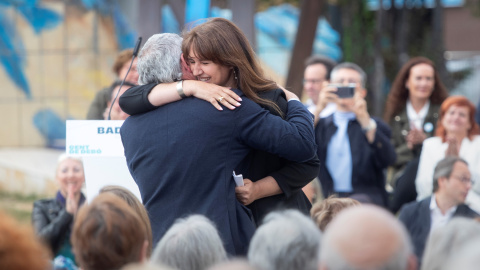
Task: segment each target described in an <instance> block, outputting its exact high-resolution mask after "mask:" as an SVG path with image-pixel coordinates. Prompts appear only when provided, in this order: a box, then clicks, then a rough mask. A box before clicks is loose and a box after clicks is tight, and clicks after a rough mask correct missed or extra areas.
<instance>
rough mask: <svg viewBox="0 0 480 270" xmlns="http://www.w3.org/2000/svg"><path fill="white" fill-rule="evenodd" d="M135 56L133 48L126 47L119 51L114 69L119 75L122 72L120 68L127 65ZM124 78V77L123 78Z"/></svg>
mask: <svg viewBox="0 0 480 270" xmlns="http://www.w3.org/2000/svg"><path fill="white" fill-rule="evenodd" d="M132 57H133V49H125V50H123V51H121V52H120V53H118V55H117V57H116V58H115V62H114V63H113V66H112V70H113V72H115V74H116V75H117V76H119V74H120V70H121V69H122V68H123V66H125V64H126V63H129V62H130V61H131V60H132ZM121 79H123V78H121Z"/></svg>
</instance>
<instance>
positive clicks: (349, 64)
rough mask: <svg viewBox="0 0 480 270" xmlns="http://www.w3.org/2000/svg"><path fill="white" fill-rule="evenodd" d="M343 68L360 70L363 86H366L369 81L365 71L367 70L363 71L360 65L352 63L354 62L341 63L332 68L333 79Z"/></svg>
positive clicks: (331, 76) (331, 75)
mask: <svg viewBox="0 0 480 270" xmlns="http://www.w3.org/2000/svg"><path fill="white" fill-rule="evenodd" d="M341 69H352V70H355V71H356V72H358V73H359V74H360V79H361V81H362V87H364V88H365V85H366V83H367V73H365V71H363V69H362V68H361V67H360V66H359V65H357V64H355V63H352V62H343V63H340V64H338V65H336V66H335V67H334V68H333V69H332V73H331V74H330V78H332V79H333V78H334V77H335V76H336V73H337V72H338V71H339V70H341Z"/></svg>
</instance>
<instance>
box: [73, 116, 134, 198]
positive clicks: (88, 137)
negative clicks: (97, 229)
mask: <svg viewBox="0 0 480 270" xmlns="http://www.w3.org/2000/svg"><path fill="white" fill-rule="evenodd" d="M122 124H123V121H122V120H109V121H106V120H67V145H66V150H67V155H70V156H80V157H82V159H83V167H84V170H85V185H86V196H87V200H88V201H89V202H90V201H91V200H92V199H93V198H94V197H95V196H97V194H98V192H99V191H100V189H101V188H102V187H104V186H107V185H117V186H122V187H125V188H127V189H128V190H130V191H131V192H133V194H135V195H136V196H137V197H138V199H139V200H140V201H142V198H141V196H140V191H139V190H138V186H137V184H136V183H135V181H134V180H133V178H132V176H131V175H130V171H129V170H128V167H127V162H126V160H125V155H124V151H123V145H122V141H121V138H120V127H121V126H122Z"/></svg>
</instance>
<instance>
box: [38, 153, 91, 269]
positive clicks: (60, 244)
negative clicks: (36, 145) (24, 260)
mask: <svg viewBox="0 0 480 270" xmlns="http://www.w3.org/2000/svg"><path fill="white" fill-rule="evenodd" d="M55 178H56V180H57V182H58V184H59V186H60V189H59V190H58V192H57V195H56V196H55V198H52V199H42V200H38V201H36V202H34V204H33V212H32V222H33V226H34V228H35V232H36V234H37V235H38V236H39V237H40V238H41V239H42V240H43V241H44V243H45V244H47V246H49V247H50V249H51V251H52V255H53V256H54V257H56V256H58V255H63V256H64V257H67V258H70V259H72V260H74V256H73V253H72V246H71V243H70V234H71V231H72V226H73V218H74V215H75V214H76V212H77V210H78V208H79V207H80V206H81V205H82V204H83V203H84V202H85V196H84V195H83V194H82V192H81V188H82V186H83V183H84V182H85V175H84V172H83V163H82V161H81V160H79V159H76V158H73V157H67V156H66V155H62V156H60V158H59V161H58V166H57V172H56V176H55Z"/></svg>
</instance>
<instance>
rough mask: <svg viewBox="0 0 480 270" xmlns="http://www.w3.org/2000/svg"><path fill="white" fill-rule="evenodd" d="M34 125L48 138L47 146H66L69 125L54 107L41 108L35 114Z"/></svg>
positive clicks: (61, 147)
mask: <svg viewBox="0 0 480 270" xmlns="http://www.w3.org/2000/svg"><path fill="white" fill-rule="evenodd" d="M32 120H33V125H34V126H35V127H36V128H37V130H38V131H39V132H40V134H42V136H43V137H44V138H45V139H46V143H47V145H46V146H47V147H51V148H59V149H63V148H65V138H66V135H67V134H66V131H67V125H66V122H65V119H63V118H61V117H60V116H58V114H57V113H56V112H55V111H53V110H52V109H42V110H39V111H38V112H37V113H35V115H34V116H33V119H32Z"/></svg>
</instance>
